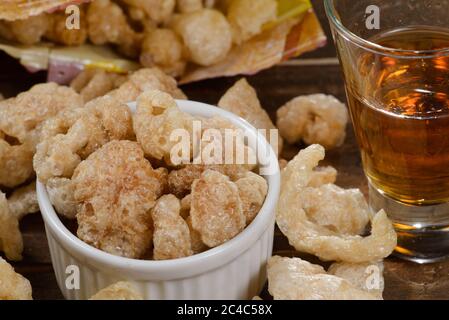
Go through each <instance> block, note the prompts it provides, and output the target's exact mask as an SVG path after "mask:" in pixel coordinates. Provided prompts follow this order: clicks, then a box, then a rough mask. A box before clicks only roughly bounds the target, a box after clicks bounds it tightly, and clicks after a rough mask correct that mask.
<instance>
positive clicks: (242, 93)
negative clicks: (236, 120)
mask: <svg viewBox="0 0 449 320" xmlns="http://www.w3.org/2000/svg"><path fill="white" fill-rule="evenodd" d="M218 106H219V107H220V108H223V109H225V110H228V111H230V112H232V113H235V114H236V115H238V116H240V117H242V118H244V119H245V120H247V121H248V122H249V123H250V124H252V125H253V126H254V127H255V128H257V129H264V130H267V132H266V134H265V137H266V138H267V140H268V142H270V143H271V144H272V145H273V147H275V149H276V148H277V149H278V150H275V151H278V152H277V153H280V152H281V151H282V144H283V141H282V138H281V137H279V139H278V141H277V145H274V143H273V142H274V141H270V132H269V130H275V129H276V127H275V126H274V124H273V122H272V121H271V119H270V116H269V115H268V113H267V112H266V111H265V110H264V109H263V108H262V106H261V104H260V101H259V98H258V97H257V93H256V90H255V89H254V88H253V87H251V85H250V84H249V83H248V81H247V80H246V79H245V78H243V79H241V80H239V81H237V82H236V83H235V84H234V86H233V87H231V88H230V89H229V90H228V91H227V92H226V93H225V95H224V96H223V97H222V98H221V99H220V101H219V102H218Z"/></svg>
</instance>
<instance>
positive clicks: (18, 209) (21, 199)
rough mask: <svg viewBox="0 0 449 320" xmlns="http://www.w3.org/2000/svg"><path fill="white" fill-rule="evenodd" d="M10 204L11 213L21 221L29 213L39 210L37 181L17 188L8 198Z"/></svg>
mask: <svg viewBox="0 0 449 320" xmlns="http://www.w3.org/2000/svg"><path fill="white" fill-rule="evenodd" d="M8 206H9V211H10V213H11V214H12V215H13V216H15V217H16V218H17V220H19V221H20V220H21V219H22V218H23V217H24V216H26V215H28V214H31V213H36V212H39V204H38V202H37V194H36V182H35V181H33V182H31V183H30V184H28V185H26V186H24V187H21V188H19V189H17V190H15V191H14V192H13V193H12V195H11V196H10V197H9V198H8Z"/></svg>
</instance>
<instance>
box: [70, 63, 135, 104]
mask: <svg viewBox="0 0 449 320" xmlns="http://www.w3.org/2000/svg"><path fill="white" fill-rule="evenodd" d="M126 80H127V76H125V75H121V74H116V73H113V72H106V71H104V70H102V69H85V70H84V71H82V72H81V73H80V74H79V75H78V76H76V78H75V79H73V80H72V82H71V83H70V87H72V88H73V89H74V90H75V91H76V92H78V93H80V94H81V96H82V97H83V99H84V101H85V102H89V101H91V100H93V99H95V98H98V97H101V96H104V95H105V94H107V93H109V92H111V91H112V90H114V89H117V88H118V87H120V86H121V85H122V84H123V83H124V82H125V81H126Z"/></svg>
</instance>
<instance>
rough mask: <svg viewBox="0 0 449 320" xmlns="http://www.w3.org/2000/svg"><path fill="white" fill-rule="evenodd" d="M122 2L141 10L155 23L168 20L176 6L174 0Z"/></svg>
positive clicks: (133, 0) (130, 0) (129, 0)
mask: <svg viewBox="0 0 449 320" xmlns="http://www.w3.org/2000/svg"><path fill="white" fill-rule="evenodd" d="M124 2H125V3H126V4H127V5H129V6H132V7H134V8H137V9H140V10H141V11H143V12H144V14H145V15H146V16H147V17H148V18H149V19H150V20H152V21H154V23H155V24H161V23H166V22H168V20H170V18H171V16H172V14H173V12H174V10H175V6H176V0H145V1H141V0H124Z"/></svg>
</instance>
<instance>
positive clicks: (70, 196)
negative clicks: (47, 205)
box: [46, 178, 77, 219]
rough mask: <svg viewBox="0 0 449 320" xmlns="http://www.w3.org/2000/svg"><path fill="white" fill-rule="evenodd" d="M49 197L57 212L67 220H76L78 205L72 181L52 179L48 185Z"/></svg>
mask: <svg viewBox="0 0 449 320" xmlns="http://www.w3.org/2000/svg"><path fill="white" fill-rule="evenodd" d="M46 187H47V192H48V197H49V199H50V202H51V204H52V205H53V207H54V208H55V209H56V212H57V213H58V214H60V215H62V216H64V217H65V218H67V219H75V218H76V213H77V203H76V201H75V198H74V192H75V190H74V185H73V183H72V180H71V179H67V178H51V179H49V180H48V181H47V183H46Z"/></svg>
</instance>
